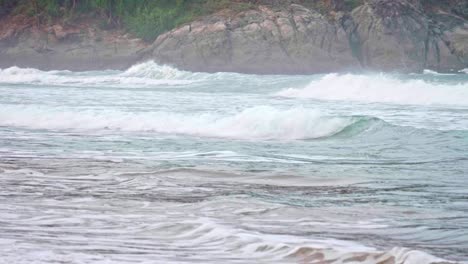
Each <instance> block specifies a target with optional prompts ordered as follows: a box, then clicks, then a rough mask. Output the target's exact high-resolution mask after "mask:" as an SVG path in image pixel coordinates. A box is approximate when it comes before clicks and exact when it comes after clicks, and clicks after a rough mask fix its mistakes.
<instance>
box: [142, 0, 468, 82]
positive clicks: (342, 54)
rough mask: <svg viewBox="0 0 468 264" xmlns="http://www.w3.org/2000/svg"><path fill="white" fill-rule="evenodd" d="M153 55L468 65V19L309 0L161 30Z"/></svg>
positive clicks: (183, 60)
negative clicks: (321, 6) (337, 7)
mask: <svg viewBox="0 0 468 264" xmlns="http://www.w3.org/2000/svg"><path fill="white" fill-rule="evenodd" d="M147 52H148V53H149V54H150V55H149V56H148V57H150V58H153V59H155V60H156V61H158V62H160V63H168V64H172V65H175V66H177V67H179V68H182V69H188V70H194V71H236V72H249V73H316V72H330V71H348V70H356V69H369V70H377V71H380V70H383V71H403V72H418V71H421V70H423V69H426V68H427V69H434V70H438V71H457V70H460V69H463V68H466V67H468V23H467V21H466V19H464V18H463V17H461V16H457V15H455V14H452V13H444V12H442V11H440V12H436V15H432V16H429V15H427V14H426V13H425V11H424V10H423V7H422V5H421V4H420V3H419V1H405V0H369V1H366V2H364V4H363V5H361V6H358V7H356V8H355V9H353V10H352V11H351V12H342V11H338V12H332V13H331V15H329V16H325V15H323V14H320V13H318V12H317V11H315V10H313V9H310V8H307V7H305V6H303V5H300V4H296V3H292V4H290V5H287V6H285V7H282V8H279V9H278V8H277V9H274V8H271V7H269V6H267V5H260V6H258V8H256V9H255V10H249V11H245V12H241V13H237V14H232V13H229V12H228V11H223V12H219V13H217V14H213V15H211V16H209V17H205V18H203V19H200V20H198V21H195V22H193V23H190V24H188V25H185V26H183V27H180V28H177V29H174V30H172V31H171V32H168V33H166V34H163V35H161V36H159V37H158V39H157V40H156V41H155V42H154V44H153V45H152V46H151V47H150V48H149V51H147Z"/></svg>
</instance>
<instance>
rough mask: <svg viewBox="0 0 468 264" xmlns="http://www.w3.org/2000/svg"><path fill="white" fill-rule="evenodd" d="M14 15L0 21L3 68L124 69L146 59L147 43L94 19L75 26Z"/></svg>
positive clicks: (0, 56) (1, 61)
mask: <svg viewBox="0 0 468 264" xmlns="http://www.w3.org/2000/svg"><path fill="white" fill-rule="evenodd" d="M31 20H32V18H30V17H27V16H22V15H19V16H15V17H13V18H11V19H4V20H3V21H0V68H6V67H11V66H14V65H15V66H19V67H33V68H38V69H46V70H51V69H68V70H75V71H82V70H99V69H125V68H128V67H129V66H131V65H132V64H134V63H135V62H137V61H139V60H141V59H143V58H142V54H141V53H140V52H141V51H142V50H143V49H144V48H146V47H147V46H148V44H146V43H144V42H143V41H142V40H139V39H135V38H131V37H130V36H129V35H128V34H125V32H122V31H118V30H102V29H99V27H96V25H94V24H93V23H92V22H93V21H90V22H83V23H79V24H78V25H75V26H66V27H64V26H62V25H60V24H55V25H51V26H41V25H39V26H38V25H36V24H35V23H34V21H31Z"/></svg>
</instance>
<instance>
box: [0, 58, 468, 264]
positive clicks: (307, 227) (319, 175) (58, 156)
mask: <svg viewBox="0 0 468 264" xmlns="http://www.w3.org/2000/svg"><path fill="white" fill-rule="evenodd" d="M0 184H1V185H0V186H2V188H1V189H0V246H1V249H0V258H1V259H4V260H6V261H8V262H10V263H32V262H34V261H35V262H38V263H56V262H57V261H62V262H67V261H68V262H73V263H101V262H102V263H104V262H105V263H132V262H142V261H146V262H149V263H193V262H195V263H220V262H222V263H297V262H300V263H303V262H305V263H320V261H326V260H328V261H332V263H346V262H347V263H349V262H351V261H354V262H358V263H361V262H362V263H376V262H379V261H384V260H388V261H390V262H389V263H393V262H391V261H395V262H396V263H435V262H437V261H441V260H440V259H445V260H447V261H452V262H457V261H459V262H463V261H466V260H467V259H468V253H467V252H468V188H467V187H468V74H455V75H442V74H437V73H434V72H425V74H418V75H398V74H381V73H368V74H359V75H358V74H327V75H312V76H255V75H242V74H235V73H216V74H206V73H190V72H183V71H179V70H176V69H174V68H170V67H167V66H159V65H156V64H155V63H153V62H147V63H143V64H139V65H135V66H133V67H132V68H130V69H128V70H127V71H123V72H119V71H101V72H82V73H76V72H69V71H52V72H44V71H39V70H35V69H20V68H16V67H13V68H8V69H3V70H0ZM439 258H440V259H439ZM366 261H367V262H366Z"/></svg>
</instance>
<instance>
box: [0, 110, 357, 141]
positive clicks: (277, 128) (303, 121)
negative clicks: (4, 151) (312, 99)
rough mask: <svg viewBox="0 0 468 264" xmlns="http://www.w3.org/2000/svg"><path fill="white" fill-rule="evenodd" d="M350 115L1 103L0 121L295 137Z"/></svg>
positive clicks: (325, 129)
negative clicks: (139, 110)
mask: <svg viewBox="0 0 468 264" xmlns="http://www.w3.org/2000/svg"><path fill="white" fill-rule="evenodd" d="M358 120H359V118H356V117H330V116H326V115H323V114H321V113H320V112H318V111H315V110H312V109H306V108H302V107H295V108H290V109H285V110H282V109H277V108H274V107H271V106H258V107H252V108H248V109H245V110H243V111H241V112H238V113H234V114H229V115H227V114H214V113H201V114H189V113H186V114H182V113H170V112H144V113H128V112H121V111H118V112H111V111H93V110H85V111H80V112H76V111H75V112H73V111H67V110H63V109H57V108H55V109H54V108H37V107H28V106H23V107H20V106H3V107H2V109H1V111H0V125H2V126H17V127H26V128H33V129H59V130H104V129H105V130H119V131H135V132H157V133H165V134H183V135H191V136H200V137H220V138H233V139H246V140H249V139H263V140H273V139H279V140H296V139H314V138H322V137H328V136H332V135H335V134H337V133H339V132H340V131H342V130H343V129H345V128H346V127H348V126H350V125H352V124H353V123H355V122H357V121H358Z"/></svg>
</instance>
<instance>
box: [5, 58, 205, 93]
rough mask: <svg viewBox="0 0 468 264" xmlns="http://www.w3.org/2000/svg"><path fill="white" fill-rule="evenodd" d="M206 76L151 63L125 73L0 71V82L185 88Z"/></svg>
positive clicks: (18, 69)
mask: <svg viewBox="0 0 468 264" xmlns="http://www.w3.org/2000/svg"><path fill="white" fill-rule="evenodd" d="M199 75H202V76H203V75H206V74H203V73H191V72H185V71H180V70H177V69H175V68H172V67H170V66H166V65H162V66H161V65H158V64H156V63H154V62H152V61H150V62H145V63H141V64H136V65H134V66H132V67H130V68H129V69H128V70H126V71H110V70H108V71H89V72H71V71H41V70H38V69H33V68H19V67H16V66H15V67H10V68H7V69H3V70H2V69H0V83H8V84H35V85H57V86H87V87H102V86H104V87H134V86H138V87H152V86H159V85H185V84H190V83H192V82H193V80H195V79H197V78H198V77H200V76H199Z"/></svg>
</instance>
